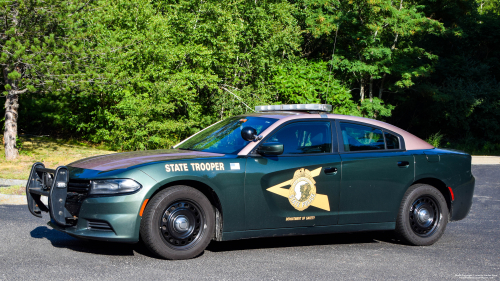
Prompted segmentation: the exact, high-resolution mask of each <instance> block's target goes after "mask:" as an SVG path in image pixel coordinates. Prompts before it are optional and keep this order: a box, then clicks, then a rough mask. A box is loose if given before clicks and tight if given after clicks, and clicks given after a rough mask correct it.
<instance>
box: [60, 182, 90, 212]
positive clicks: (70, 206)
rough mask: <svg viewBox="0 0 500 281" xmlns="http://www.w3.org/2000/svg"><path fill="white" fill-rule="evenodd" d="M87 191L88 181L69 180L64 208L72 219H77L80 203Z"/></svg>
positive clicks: (88, 187) (85, 196) (88, 188)
mask: <svg viewBox="0 0 500 281" xmlns="http://www.w3.org/2000/svg"><path fill="white" fill-rule="evenodd" d="M89 190H90V180H74V179H70V180H69V182H68V195H67V196H66V205H65V207H66V209H67V210H68V211H69V212H70V214H71V215H72V216H73V217H78V214H79V213H80V207H81V206H82V202H83V200H85V198H87V195H88V193H89Z"/></svg>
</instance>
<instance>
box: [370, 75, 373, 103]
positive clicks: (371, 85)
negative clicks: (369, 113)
mask: <svg viewBox="0 0 500 281" xmlns="http://www.w3.org/2000/svg"><path fill="white" fill-rule="evenodd" d="M370 102H373V76H370Z"/></svg>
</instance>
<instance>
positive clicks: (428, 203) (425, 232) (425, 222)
mask: <svg viewBox="0 0 500 281" xmlns="http://www.w3.org/2000/svg"><path fill="white" fill-rule="evenodd" d="M409 216H410V226H411V229H412V230H413V232H414V233H415V234H417V235H418V236H420V237H429V236H431V235H432V234H434V232H436V230H437V228H438V225H439V222H440V220H441V208H440V206H439V204H438V203H437V202H436V200H435V199H434V198H432V197H430V196H427V195H426V196H420V197H418V198H417V199H416V200H415V201H413V203H412V205H411V207H410V213H409Z"/></svg>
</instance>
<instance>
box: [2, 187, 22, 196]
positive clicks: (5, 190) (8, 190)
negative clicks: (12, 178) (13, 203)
mask: <svg viewBox="0 0 500 281" xmlns="http://www.w3.org/2000/svg"><path fill="white" fill-rule="evenodd" d="M0 194H7V195H26V187H25V186H24V185H12V186H8V187H0Z"/></svg>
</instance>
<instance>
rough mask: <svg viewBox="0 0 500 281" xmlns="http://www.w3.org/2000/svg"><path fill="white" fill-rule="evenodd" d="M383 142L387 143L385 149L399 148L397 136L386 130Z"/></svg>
mask: <svg viewBox="0 0 500 281" xmlns="http://www.w3.org/2000/svg"><path fill="white" fill-rule="evenodd" d="M384 135H385V142H386V143H387V149H400V148H401V147H400V146H399V138H398V137H397V136H395V135H393V134H390V133H388V132H384Z"/></svg>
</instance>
